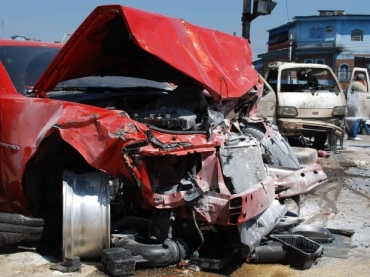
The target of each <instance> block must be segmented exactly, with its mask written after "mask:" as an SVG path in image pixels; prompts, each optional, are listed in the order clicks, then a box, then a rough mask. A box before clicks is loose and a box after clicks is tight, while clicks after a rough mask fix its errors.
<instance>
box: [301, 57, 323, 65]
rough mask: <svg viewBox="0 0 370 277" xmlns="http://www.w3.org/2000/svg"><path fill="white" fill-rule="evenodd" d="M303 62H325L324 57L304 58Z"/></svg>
mask: <svg viewBox="0 0 370 277" xmlns="http://www.w3.org/2000/svg"><path fill="white" fill-rule="evenodd" d="M304 63H318V64H325V59H322V58H319V59H304Z"/></svg>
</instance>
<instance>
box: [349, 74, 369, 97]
mask: <svg viewBox="0 0 370 277" xmlns="http://www.w3.org/2000/svg"><path fill="white" fill-rule="evenodd" d="M351 90H352V91H362V92H367V83H366V81H365V75H364V74H362V73H359V74H357V76H356V80H355V81H354V82H353V83H352V84H351Z"/></svg>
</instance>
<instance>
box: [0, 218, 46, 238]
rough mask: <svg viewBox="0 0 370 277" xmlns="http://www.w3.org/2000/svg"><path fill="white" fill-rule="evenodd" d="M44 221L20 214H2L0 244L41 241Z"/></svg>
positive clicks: (0, 219)
mask: <svg viewBox="0 0 370 277" xmlns="http://www.w3.org/2000/svg"><path fill="white" fill-rule="evenodd" d="M43 230H44V220H43V219H41V218H31V217H26V216H23V215H20V214H11V213H0V244H15V243H20V242H35V241H38V240H40V239H41V237H42V233H43Z"/></svg>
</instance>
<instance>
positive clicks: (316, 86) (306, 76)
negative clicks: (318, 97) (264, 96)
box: [280, 68, 339, 92]
mask: <svg viewBox="0 0 370 277" xmlns="http://www.w3.org/2000/svg"><path fill="white" fill-rule="evenodd" d="M280 91H281V92H299V91H302V92H305V91H308V92H313V91H315V92H316V91H330V92H339V85H338V83H337V82H336V81H335V79H334V77H333V75H332V73H331V72H330V71H329V70H327V69H325V68H293V69H285V70H282V72H281V90H280Z"/></svg>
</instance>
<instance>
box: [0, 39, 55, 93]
mask: <svg viewBox="0 0 370 277" xmlns="http://www.w3.org/2000/svg"><path fill="white" fill-rule="evenodd" d="M59 50H60V48H57V47H55V48H54V47H44V46H39V47H35V46H1V47H0V61H1V62H2V64H3V65H4V67H5V69H6V71H7V73H8V75H9V77H10V79H11V80H12V82H13V84H14V87H15V88H16V90H17V91H18V92H20V93H22V94H25V93H26V92H27V91H28V90H31V89H32V88H33V86H34V85H35V84H36V82H37V81H38V79H39V78H40V77H41V75H42V73H43V72H44V71H45V69H46V68H47V67H48V65H49V64H50V63H51V61H52V60H53V59H54V57H55V56H56V54H57V53H58V52H59Z"/></svg>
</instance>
